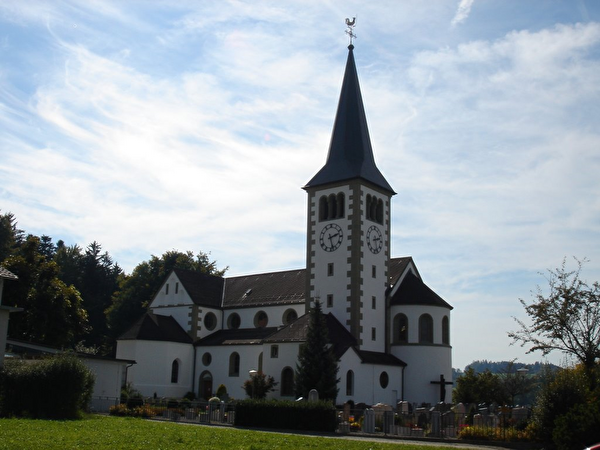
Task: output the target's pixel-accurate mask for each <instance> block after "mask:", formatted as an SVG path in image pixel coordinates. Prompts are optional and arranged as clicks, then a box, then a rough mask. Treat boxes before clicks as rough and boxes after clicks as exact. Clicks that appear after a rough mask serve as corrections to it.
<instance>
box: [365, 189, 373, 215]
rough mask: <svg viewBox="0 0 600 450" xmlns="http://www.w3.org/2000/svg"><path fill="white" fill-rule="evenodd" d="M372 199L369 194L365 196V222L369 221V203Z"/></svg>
mask: <svg viewBox="0 0 600 450" xmlns="http://www.w3.org/2000/svg"><path fill="white" fill-rule="evenodd" d="M372 201H373V199H372V198H371V194H367V204H366V207H365V214H366V216H367V220H371V202H372Z"/></svg>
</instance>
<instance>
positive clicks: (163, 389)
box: [117, 340, 194, 398]
mask: <svg viewBox="0 0 600 450" xmlns="http://www.w3.org/2000/svg"><path fill="white" fill-rule="evenodd" d="M193 352H194V349H193V346H192V345H191V344H183V343H178V342H162V341H142V340H119V341H117V359H130V360H134V361H136V362H137V364H135V365H133V366H132V367H130V368H129V371H128V375H127V381H129V382H131V383H132V384H133V386H134V388H135V389H137V390H138V391H140V392H141V393H142V395H144V396H147V397H150V396H152V395H154V393H156V395H157V396H159V397H178V398H179V397H183V396H184V395H185V394H186V393H187V392H189V391H191V390H192V370H193V367H192V366H193ZM175 359H179V361H180V364H179V380H178V382H177V383H171V366H172V363H173V361H174V360H175Z"/></svg>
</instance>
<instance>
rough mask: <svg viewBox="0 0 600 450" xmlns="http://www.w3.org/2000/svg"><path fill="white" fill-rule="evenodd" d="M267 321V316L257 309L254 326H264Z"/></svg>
mask: <svg viewBox="0 0 600 450" xmlns="http://www.w3.org/2000/svg"><path fill="white" fill-rule="evenodd" d="M268 323H269V316H267V313H266V312H264V311H259V312H257V313H256V315H255V316H254V326H255V327H256V328H264V327H266V326H267V324H268Z"/></svg>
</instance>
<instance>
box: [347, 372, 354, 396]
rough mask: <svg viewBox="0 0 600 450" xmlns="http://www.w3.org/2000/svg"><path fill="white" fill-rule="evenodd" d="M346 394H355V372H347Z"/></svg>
mask: <svg viewBox="0 0 600 450" xmlns="http://www.w3.org/2000/svg"><path fill="white" fill-rule="evenodd" d="M346 395H354V372H352V371H351V370H349V371H348V372H346Z"/></svg>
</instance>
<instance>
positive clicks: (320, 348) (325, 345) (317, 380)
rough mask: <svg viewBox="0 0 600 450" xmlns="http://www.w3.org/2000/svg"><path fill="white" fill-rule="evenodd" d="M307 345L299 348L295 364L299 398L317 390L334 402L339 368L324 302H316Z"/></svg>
mask: <svg viewBox="0 0 600 450" xmlns="http://www.w3.org/2000/svg"><path fill="white" fill-rule="evenodd" d="M309 314H310V318H309V324H308V330H307V334H306V342H304V343H303V344H302V345H301V346H300V352H299V355H298V363H297V364H296V377H295V394H296V397H304V398H308V393H309V392H310V391H311V389H316V390H317V392H318V393H319V398H320V399H323V400H332V401H333V402H335V399H336V398H337V394H338V387H337V383H338V381H340V380H339V378H337V373H338V370H339V367H338V365H337V361H336V358H335V355H334V354H333V350H332V348H331V346H330V342H329V336H328V332H327V323H326V321H325V316H324V315H323V311H322V309H321V302H320V301H319V300H316V301H315V305H314V307H313V308H312V309H311V310H310V313H309Z"/></svg>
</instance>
